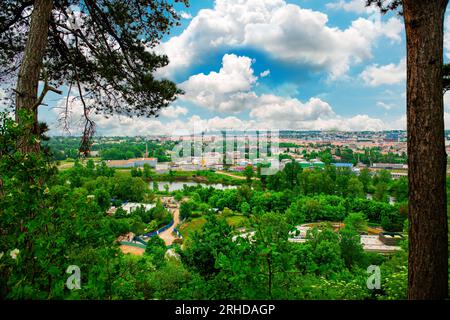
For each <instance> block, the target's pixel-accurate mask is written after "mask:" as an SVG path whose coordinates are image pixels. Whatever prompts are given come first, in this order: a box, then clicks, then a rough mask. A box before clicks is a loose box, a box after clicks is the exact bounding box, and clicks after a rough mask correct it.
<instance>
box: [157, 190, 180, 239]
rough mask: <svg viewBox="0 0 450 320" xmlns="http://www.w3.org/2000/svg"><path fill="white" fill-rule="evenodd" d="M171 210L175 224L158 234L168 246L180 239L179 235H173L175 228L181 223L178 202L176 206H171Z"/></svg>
mask: <svg viewBox="0 0 450 320" xmlns="http://www.w3.org/2000/svg"><path fill="white" fill-rule="evenodd" d="M170 199H173V198H170ZM169 210H170V211H172V213H173V225H172V226H171V227H170V228H169V229H167V230H164V231H163V232H161V233H160V234H159V235H158V236H159V237H160V238H161V239H163V240H164V243H165V244H166V246H170V245H171V244H172V243H173V241H174V240H175V239H178V236H175V235H173V230H174V229H175V228H176V226H177V225H178V224H179V223H180V207H179V206H178V204H177V207H176V208H169Z"/></svg>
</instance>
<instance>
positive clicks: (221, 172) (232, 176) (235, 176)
mask: <svg viewBox="0 0 450 320" xmlns="http://www.w3.org/2000/svg"><path fill="white" fill-rule="evenodd" d="M216 173H218V174H223V175H224V176H229V177H231V178H234V179H238V180H246V179H247V177H244V176H237V175H234V174H232V173H229V172H225V171H216ZM253 179H254V178H253Z"/></svg>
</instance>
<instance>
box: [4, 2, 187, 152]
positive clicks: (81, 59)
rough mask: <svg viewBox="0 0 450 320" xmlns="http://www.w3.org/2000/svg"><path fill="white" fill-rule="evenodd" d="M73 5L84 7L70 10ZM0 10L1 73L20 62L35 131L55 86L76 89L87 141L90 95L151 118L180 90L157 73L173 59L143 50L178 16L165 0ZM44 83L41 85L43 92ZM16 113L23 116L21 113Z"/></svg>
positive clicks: (101, 107)
mask: <svg viewBox="0 0 450 320" xmlns="http://www.w3.org/2000/svg"><path fill="white" fill-rule="evenodd" d="M182 2H184V3H186V4H187V1H182ZM74 7H77V8H79V12H77V13H73V12H72V8H74ZM0 12H1V16H0V23H1V24H0V34H1V37H0V48H1V49H0V59H1V60H0V65H1V73H2V74H11V73H12V71H13V70H16V68H17V63H16V62H17V61H20V69H19V76H18V78H17V86H16V91H15V92H18V93H19V94H18V95H17V96H16V110H17V111H19V110H21V109H27V110H29V111H30V112H31V113H33V115H34V124H33V126H32V127H33V128H32V131H31V132H33V133H35V134H38V133H39V125H38V119H37V110H38V107H39V106H40V105H41V103H42V101H43V98H44V96H45V95H46V93H47V92H48V91H54V92H57V93H61V92H60V91H58V90H57V89H56V88H54V87H53V86H52V85H50V83H53V84H55V83H58V84H65V85H67V86H70V87H71V86H72V84H74V88H77V91H78V95H79V97H80V99H81V102H82V104H83V105H84V110H85V120H86V121H85V132H84V137H85V139H82V145H83V146H86V145H89V142H87V141H86V139H90V137H91V135H92V134H93V131H94V126H93V123H92V120H91V119H90V118H89V116H88V115H87V113H86V112H87V110H88V106H86V104H85V99H84V98H86V97H87V96H89V97H90V98H91V99H93V100H94V101H95V103H93V104H92V105H93V106H94V108H95V109H96V110H97V111H99V112H101V113H106V114H113V113H121V114H127V115H146V116H152V115H154V114H155V113H156V112H157V111H158V110H159V109H161V108H164V107H166V106H167V105H169V103H170V102H172V101H173V100H174V99H175V96H176V95H177V94H178V93H180V91H179V90H178V89H177V88H176V86H175V84H174V83H172V82H170V81H167V80H157V79H155V78H154V76H153V74H152V73H153V72H154V71H155V70H156V69H158V68H161V67H164V66H166V65H167V64H168V59H167V57H166V56H162V55H158V54H156V53H154V52H151V51H149V50H146V49H147V48H154V47H155V46H156V44H157V43H158V42H159V41H160V39H161V38H162V37H163V36H164V35H165V34H166V33H167V32H168V31H169V29H170V28H171V27H172V26H173V25H174V24H175V23H177V20H178V19H179V17H178V15H177V13H176V11H175V10H174V8H173V5H172V4H168V3H167V2H166V1H159V0H148V1H138V2H132V3H127V4H126V5H124V4H123V3H122V2H117V1H103V2H98V1H91V0H89V1H63V2H61V1H53V0H36V1H26V2H24V1H19V0H6V1H2V2H1V4H0ZM30 12H31V13H30ZM130 21H133V23H129V22H130ZM43 66H45V68H43ZM40 80H44V85H43V90H42V93H41V94H40V96H39V97H38V84H39V81H40ZM105 83H108V85H107V86H105V85H104V84H105ZM16 117H17V119H20V120H22V119H21V118H20V114H19V113H18V112H17V113H16ZM30 129H31V128H30ZM28 132H29V131H28ZM38 145H39V144H36V143H33V146H35V148H36V146H38ZM82 151H87V150H82Z"/></svg>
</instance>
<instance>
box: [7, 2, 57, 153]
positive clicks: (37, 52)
mask: <svg viewBox="0 0 450 320" xmlns="http://www.w3.org/2000/svg"><path fill="white" fill-rule="evenodd" d="M52 8H53V0H36V1H35V4H34V8H33V12H32V15H31V23H30V30H29V32H28V39H27V44H26V47H25V52H24V55H23V60H22V64H21V66H20V70H19V77H18V80H17V86H16V120H17V121H20V120H21V119H20V117H19V114H18V111H19V110H21V109H28V110H30V111H32V112H33V113H34V125H33V128H30V134H39V122H38V114H37V107H36V108H33V107H34V106H35V104H36V102H37V95H38V85H39V74H40V71H41V68H42V62H43V59H44V53H45V48H46V47H47V38H48V28H49V20H50V14H51V11H52ZM25 140H26V139H24V141H25ZM24 143H25V142H24ZM21 149H22V150H23V151H25V152H29V151H33V150H39V144H34V145H27V144H26V143H25V145H24V146H22V147H21Z"/></svg>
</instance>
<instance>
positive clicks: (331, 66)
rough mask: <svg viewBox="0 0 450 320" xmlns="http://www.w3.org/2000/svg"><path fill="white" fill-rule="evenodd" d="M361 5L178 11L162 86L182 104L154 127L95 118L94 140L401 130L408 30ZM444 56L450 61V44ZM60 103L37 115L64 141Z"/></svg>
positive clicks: (268, 2) (282, 0) (292, 3)
mask: <svg viewBox="0 0 450 320" xmlns="http://www.w3.org/2000/svg"><path fill="white" fill-rule="evenodd" d="M364 3H365V0H215V1H213V0H201V1H199V0H191V6H190V7H189V8H185V7H183V6H182V5H177V7H176V9H177V11H178V12H180V13H182V16H183V19H182V21H181V26H179V27H176V28H174V29H173V30H172V32H171V33H170V35H168V36H166V37H165V38H164V39H163V41H162V43H161V45H160V46H159V47H158V48H157V50H158V52H161V53H165V54H167V55H168V57H169V59H170V61H171V63H170V64H169V66H168V67H167V68H164V69H163V70H160V71H159V72H158V74H157V76H158V77H161V78H169V79H171V80H173V81H175V82H176V83H177V84H178V85H179V86H180V87H181V88H182V89H183V90H184V91H185V92H186V94H185V95H184V96H182V97H180V98H179V99H178V100H177V101H176V102H175V103H173V105H172V106H170V107H169V108H168V109H167V110H164V111H162V112H161V116H160V117H159V118H157V119H142V118H139V119H128V118H124V117H113V118H110V119H104V118H102V117H98V118H96V120H97V130H98V134H102V135H150V134H164V133H165V134H170V133H174V132H177V131H183V130H187V131H192V130H217V129H236V128H239V129H243V128H247V129H261V128H266V129H297V130H310V129H316V130H317V129H322V130H332V129H338V130H385V129H404V128H405V78H406V71H405V68H406V64H405V35H404V26H403V21H402V19H401V17H398V16H396V15H395V14H394V13H390V14H387V15H385V16H381V15H380V14H379V13H378V11H377V10H376V9H375V8H372V9H370V8H369V9H367V8H365V7H364ZM447 22H448V20H446V26H447V24H448V23H447ZM445 47H446V48H445V52H444V53H445V55H447V54H448V52H449V51H448V50H447V49H449V50H450V39H447V37H446V41H445ZM61 101H62V98H61V97H59V96H56V95H50V96H49V97H48V98H47V103H48V105H49V107H42V108H41V118H42V119H43V120H46V121H48V122H49V123H50V125H51V127H52V128H55V129H53V130H52V133H53V134H58V133H60V130H59V129H56V127H57V121H56V118H57V111H56V110H57V109H55V107H57V106H58V105H60V104H61V103H62V102H61ZM449 105H450V104H449ZM78 107H79V106H78ZM78 107H77V106H73V113H74V121H73V130H72V134H78V133H79V132H80V131H79V128H78V127H77V121H75V120H76V114H77V112H78V111H77V108H78ZM446 110H447V109H446ZM446 117H447V115H446ZM449 119H450V117H449ZM446 120H447V118H446ZM447 122H448V123H449V124H450V121H446V123H447ZM447 127H448V126H447Z"/></svg>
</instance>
